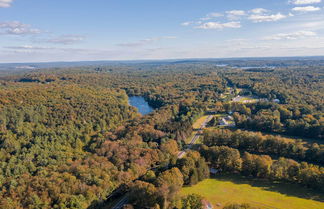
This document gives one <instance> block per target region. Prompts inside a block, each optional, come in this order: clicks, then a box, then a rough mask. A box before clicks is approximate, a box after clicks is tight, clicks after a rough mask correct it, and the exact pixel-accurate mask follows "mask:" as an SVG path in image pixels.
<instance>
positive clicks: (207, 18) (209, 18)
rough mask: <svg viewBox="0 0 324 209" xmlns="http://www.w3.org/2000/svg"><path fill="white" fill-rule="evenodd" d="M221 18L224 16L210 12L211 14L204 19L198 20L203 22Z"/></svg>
mask: <svg viewBox="0 0 324 209" xmlns="http://www.w3.org/2000/svg"><path fill="white" fill-rule="evenodd" d="M222 16H224V15H223V14H221V13H218V12H212V13H209V14H207V15H206V16H205V17H202V18H200V20H203V21H205V20H211V19H214V18H217V17H222Z"/></svg>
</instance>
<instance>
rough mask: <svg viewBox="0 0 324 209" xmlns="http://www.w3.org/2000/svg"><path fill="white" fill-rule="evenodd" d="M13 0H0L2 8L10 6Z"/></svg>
mask: <svg viewBox="0 0 324 209" xmlns="http://www.w3.org/2000/svg"><path fill="white" fill-rule="evenodd" d="M12 2H13V0H0V8H8V7H10V6H11V4H12Z"/></svg>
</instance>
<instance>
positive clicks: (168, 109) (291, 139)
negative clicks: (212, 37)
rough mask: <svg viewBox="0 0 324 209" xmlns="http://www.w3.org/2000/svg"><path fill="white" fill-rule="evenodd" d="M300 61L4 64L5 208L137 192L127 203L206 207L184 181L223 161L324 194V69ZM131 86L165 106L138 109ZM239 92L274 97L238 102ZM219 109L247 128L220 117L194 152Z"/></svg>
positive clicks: (242, 171) (76, 204) (0, 171)
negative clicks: (196, 139) (198, 127)
mask: <svg viewBox="0 0 324 209" xmlns="http://www.w3.org/2000/svg"><path fill="white" fill-rule="evenodd" d="M259 62H260V61H258V62H257V63H259ZM282 62H284V61H282ZM294 63H295V62H289V64H288V65H287V66H283V67H280V66H277V67H276V68H260V69H258V68H252V69H246V68H237V67H228V66H227V67H220V66H219V65H218V64H217V63H213V62H207V61H206V62H192V63H191V62H179V63H146V64H114V65H102V66H86V67H78V68H73V67H67V68H48V69H40V70H30V71H26V72H13V73H8V72H5V73H3V74H1V73H0V75H1V77H0V156H1V158H0V185H1V190H0V208H8V209H11V208H12V209H14V208H15V209H16V208H42V209H43V208H109V207H112V206H113V204H114V202H115V201H117V200H118V199H119V198H121V197H123V195H125V194H127V197H128V201H127V204H126V205H125V206H124V208H129V209H131V208H139V209H141V208H155V209H158V208H179V209H181V208H183V209H190V208H193V209H199V208H203V207H204V202H205V200H204V197H202V196H199V195H196V194H191V195H188V196H182V195H180V193H179V191H180V190H181V188H182V187H183V186H189V185H195V184H197V183H198V182H199V181H202V180H203V179H206V178H209V176H210V169H211V168H213V169H215V170H217V171H218V172H219V173H225V174H226V173H229V174H238V175H242V176H247V177H250V178H260V179H265V180H276V181H282V182H289V183H291V184H299V185H302V186H305V187H309V188H312V189H313V190H314V191H315V192H317V193H318V194H320V195H322V194H323V192H324V191H323V188H324V168H323V165H324V145H323V140H324V67H321V66H308V67H307V66H304V65H301V64H298V65H296V66H294ZM234 64H235V63H234ZM229 88H230V89H232V92H231V93H230V94H227V95H228V96H227V97H224V95H225V94H226V92H227V91H228V89H229ZM129 96H142V97H144V98H145V100H146V101H147V102H148V104H149V105H151V106H152V107H154V108H155V110H154V111H153V112H152V113H150V114H148V115H144V116H143V115H140V114H138V113H137V110H136V109H135V108H134V107H132V106H130V105H129V104H128V97H129ZM236 96H253V97H258V98H262V99H260V100H258V101H257V102H253V103H242V102H233V100H232V99H233V98H234V97H236ZM211 112H212V113H214V114H231V115H232V118H233V121H234V123H235V127H221V128H220V127H217V125H216V122H217V120H216V119H214V120H215V121H216V122H215V123H214V124H211V125H210V127H209V128H207V129H206V130H205V131H204V132H203V137H202V138H203V139H202V141H201V143H200V144H198V145H195V146H193V147H192V148H191V150H189V148H188V146H187V145H186V143H187V141H188V138H190V137H191V136H192V134H193V131H195V130H194V128H193V124H194V122H195V121H196V120H197V119H198V118H200V117H201V116H203V115H204V114H208V113H211ZM182 150H185V151H186V154H185V155H184V157H178V154H179V152H180V151H182ZM224 208H252V207H250V206H249V205H246V204H242V205H236V204H233V205H228V206H226V207H224Z"/></svg>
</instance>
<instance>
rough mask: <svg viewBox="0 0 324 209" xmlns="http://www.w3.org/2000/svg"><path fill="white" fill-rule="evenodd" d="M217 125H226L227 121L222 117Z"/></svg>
mask: <svg viewBox="0 0 324 209" xmlns="http://www.w3.org/2000/svg"><path fill="white" fill-rule="evenodd" d="M219 125H221V126H228V122H227V121H226V119H225V118H222V119H221V120H220V121H219Z"/></svg>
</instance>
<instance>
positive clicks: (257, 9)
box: [250, 8, 268, 14]
mask: <svg viewBox="0 0 324 209" xmlns="http://www.w3.org/2000/svg"><path fill="white" fill-rule="evenodd" d="M250 12H251V13H253V14H263V13H266V12H268V10H267V9H263V8H255V9H252V10H251V11H250Z"/></svg>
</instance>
